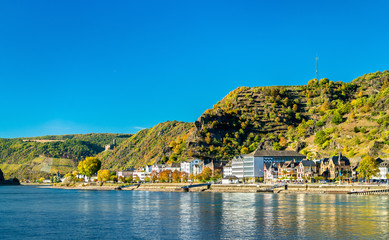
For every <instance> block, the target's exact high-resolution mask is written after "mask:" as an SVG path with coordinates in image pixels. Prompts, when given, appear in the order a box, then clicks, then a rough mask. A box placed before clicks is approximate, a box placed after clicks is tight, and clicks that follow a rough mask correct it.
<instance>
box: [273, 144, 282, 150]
mask: <svg viewBox="0 0 389 240" xmlns="http://www.w3.org/2000/svg"><path fill="white" fill-rule="evenodd" d="M281 149H282V147H281V145H280V144H279V143H278V142H273V150H276V151H278V150H281Z"/></svg>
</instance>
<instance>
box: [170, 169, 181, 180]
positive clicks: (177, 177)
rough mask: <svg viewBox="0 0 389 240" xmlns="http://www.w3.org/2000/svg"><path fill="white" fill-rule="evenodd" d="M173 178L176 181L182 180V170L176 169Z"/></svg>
mask: <svg viewBox="0 0 389 240" xmlns="http://www.w3.org/2000/svg"><path fill="white" fill-rule="evenodd" d="M172 179H173V181H174V182H179V181H180V172H179V171H178V170H174V172H173V173H172Z"/></svg>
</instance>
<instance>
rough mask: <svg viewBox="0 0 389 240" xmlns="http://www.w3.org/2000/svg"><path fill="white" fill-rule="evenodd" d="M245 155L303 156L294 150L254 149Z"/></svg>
mask: <svg viewBox="0 0 389 240" xmlns="http://www.w3.org/2000/svg"><path fill="white" fill-rule="evenodd" d="M247 155H250V156H254V157H305V156H304V155H302V154H300V153H298V152H296V151H275V150H258V149H257V150H255V151H254V152H252V153H249V154H247Z"/></svg>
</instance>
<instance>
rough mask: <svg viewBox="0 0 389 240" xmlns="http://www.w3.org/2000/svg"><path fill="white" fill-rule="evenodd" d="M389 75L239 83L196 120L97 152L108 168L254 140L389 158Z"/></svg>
mask: <svg viewBox="0 0 389 240" xmlns="http://www.w3.org/2000/svg"><path fill="white" fill-rule="evenodd" d="M388 76H389V72H388V71H384V72H376V73H370V74H366V75H364V76H362V77H359V78H357V79H355V80H354V81H352V82H351V83H344V82H332V81H330V80H329V79H321V80H320V81H318V80H316V79H313V80H310V81H309V82H308V84H307V85H302V86H274V87H251V88H249V87H240V88H237V89H235V90H234V91H232V92H231V93H229V94H228V95H227V96H226V97H224V98H223V99H222V100H221V101H220V102H218V103H216V104H215V105H214V107H213V108H212V109H208V110H206V111H205V112H204V113H203V114H202V115H201V116H200V117H199V119H198V120H197V121H196V122H195V123H194V124H191V123H180V124H178V125H182V127H181V128H179V129H176V128H177V127H175V128H172V127H170V124H171V123H170V122H167V123H162V124H158V125H157V126H155V127H154V128H152V129H145V130H143V131H141V132H139V133H137V134H135V135H134V136H132V137H131V138H130V139H129V140H127V141H126V142H124V143H123V145H121V146H120V147H118V148H117V149H115V150H114V151H113V152H110V153H107V154H106V155H102V154H100V156H101V158H102V159H103V162H104V165H105V166H107V167H111V168H124V167H129V166H137V167H138V166H143V165H145V164H150V163H155V162H161V161H162V162H164V161H166V160H169V161H178V162H179V161H182V160H185V159H186V158H187V157H188V156H194V157H199V158H201V159H221V160H230V159H231V158H232V157H233V156H235V155H237V154H245V153H249V152H251V151H254V150H255V149H256V148H257V147H259V148H261V149H293V150H297V151H299V152H301V153H303V154H306V155H308V156H309V157H310V158H319V157H323V156H331V155H334V154H337V153H339V152H343V154H345V155H346V156H348V157H350V158H351V159H352V161H359V160H360V159H361V157H363V156H364V155H366V154H370V155H372V156H374V157H383V158H387V157H388V154H389V145H388V143H389V142H388V140H389V139H388V135H389V132H388V127H387V126H388V121H389V117H388V110H389V107H388V106H389V105H388V93H389V89H388V86H389V84H388V83H389V81H388ZM184 125H185V126H186V127H183V126H184ZM165 127H167V128H168V129H171V130H169V131H167V132H168V133H169V135H168V137H167V138H163V137H160V136H158V133H159V129H163V128H165ZM173 129H174V130H173ZM155 146H158V147H155ZM166 158H167V159H166Z"/></svg>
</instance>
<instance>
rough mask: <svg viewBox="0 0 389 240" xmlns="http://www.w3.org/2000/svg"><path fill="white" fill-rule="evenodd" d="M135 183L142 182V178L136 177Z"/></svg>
mask: <svg viewBox="0 0 389 240" xmlns="http://www.w3.org/2000/svg"><path fill="white" fill-rule="evenodd" d="M135 182H137V183H138V182H140V178H139V176H138V175H136V177H135Z"/></svg>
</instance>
